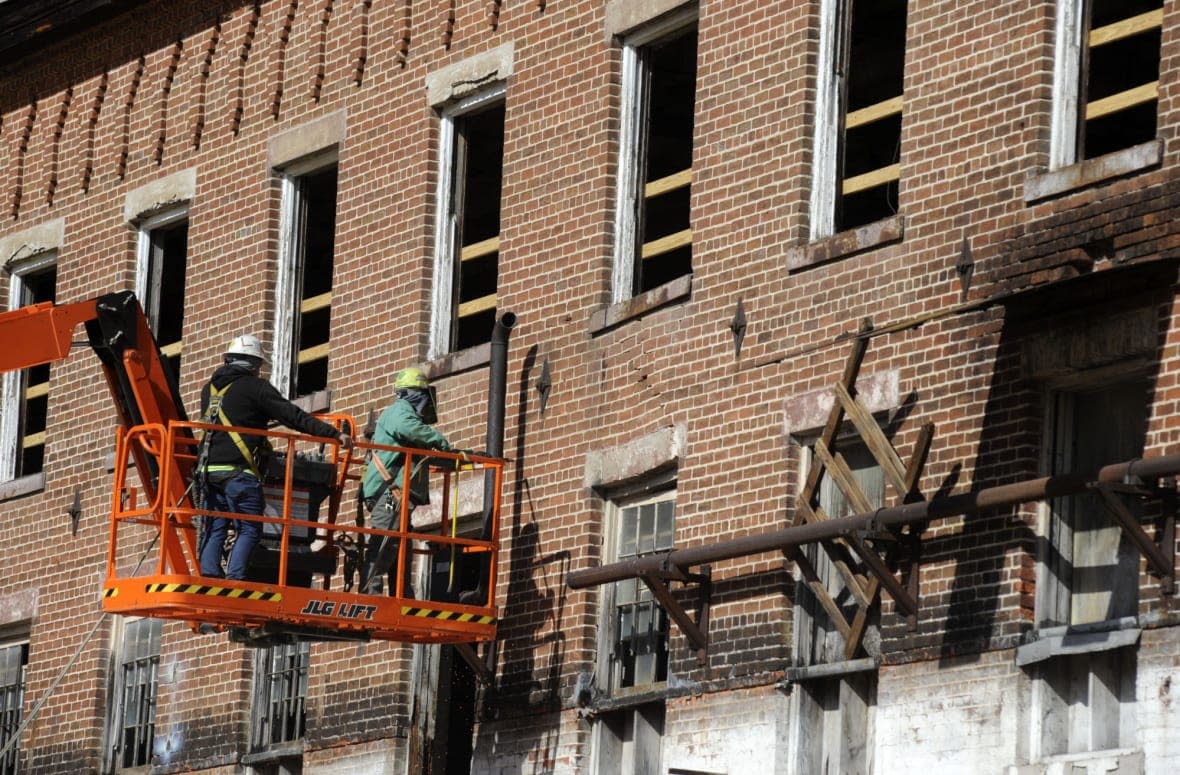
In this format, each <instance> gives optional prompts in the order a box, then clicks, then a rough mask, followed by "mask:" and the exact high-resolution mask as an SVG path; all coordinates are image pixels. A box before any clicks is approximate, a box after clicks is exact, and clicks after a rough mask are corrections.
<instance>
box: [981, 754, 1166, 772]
mask: <svg viewBox="0 0 1180 775" xmlns="http://www.w3.org/2000/svg"><path fill="white" fill-rule="evenodd" d="M1071 764H1079V765H1081V767H1080V768H1074V767H1070V766H1066V765H1071ZM1088 765H1096V766H1088ZM1077 769H1082V770H1085V771H1086V772H1094V771H1097V772H1143V752H1142V751H1137V750H1135V749H1133V748H1111V749H1108V750H1105V751H1086V752H1084V753H1065V754H1058V755H1056V756H1043V757H1041V759H1040V761H1038V762H1037V763H1036V764H1018V765H1012V766H1009V767H1007V768H1005V770H1004V775H1052V774H1053V773H1059V772H1075V771H1077Z"/></svg>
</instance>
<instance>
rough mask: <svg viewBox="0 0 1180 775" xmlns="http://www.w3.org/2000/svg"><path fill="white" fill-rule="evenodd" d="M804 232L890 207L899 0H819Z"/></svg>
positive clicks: (823, 232) (901, 63)
mask: <svg viewBox="0 0 1180 775" xmlns="http://www.w3.org/2000/svg"><path fill="white" fill-rule="evenodd" d="M820 33H821V40H820V76H819V77H820V83H819V87H818V90H817V104H816V117H817V120H816V129H815V163H814V168H813V173H812V199H811V238H812V239H818V238H820V237H826V236H828V235H831V234H834V233H836V232H840V231H845V230H848V229H854V228H856V227H858V226H863V225H865V224H867V223H872V222H873V221H878V220H881V219H882V218H886V217H888V216H890V215H893V214H894V213H896V212H897V209H898V184H899V180H900V178H901V124H902V108H903V102H904V100H903V96H902V91H903V83H904V70H905V44H906V2H905V0H823V3H822V5H821V29H820Z"/></svg>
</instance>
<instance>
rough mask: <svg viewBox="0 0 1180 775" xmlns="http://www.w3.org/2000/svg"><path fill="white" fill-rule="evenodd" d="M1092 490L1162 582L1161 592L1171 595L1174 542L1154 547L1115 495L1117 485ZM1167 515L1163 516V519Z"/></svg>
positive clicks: (1173, 572)
mask: <svg viewBox="0 0 1180 775" xmlns="http://www.w3.org/2000/svg"><path fill="white" fill-rule="evenodd" d="M1093 487H1094V489H1096V490H1098V494H1099V495H1101V496H1102V501H1103V503H1105V504H1106V508H1107V509H1108V510H1109V511H1110V513H1111V514H1113V515H1114V517H1115V519H1116V520H1118V523H1119V525H1120V526H1121V527H1122V529H1123V532H1124V533H1126V534H1127V537H1128V538H1130V539H1131V541H1132V543H1134V544H1135V546H1136V547H1137V548H1138V549H1139V552H1140V554H1142V555H1143V556H1144V557H1145V558H1146V559H1147V564H1148V565H1150V566H1151V569H1152V570H1153V571H1155V573H1156V575H1158V576H1159V577H1160V579H1161V580H1162V581H1163V582H1164V583H1161V585H1160V586H1161V590H1160V591H1161V592H1163V593H1164V594H1172V590H1174V587H1175V582H1176V570H1175V564H1176V558H1175V555H1174V553H1175V541H1171V542H1169V544H1168V546H1167V547H1166V548H1161V547H1159V546H1157V545H1156V543H1155V541H1153V540H1151V537H1150V536H1149V535H1147V533H1146V532H1145V531H1144V530H1143V526H1142V525H1140V524H1139V520H1137V519H1136V518H1135V515H1134V514H1132V513H1131V512H1130V511H1128V510H1127V507H1126V505H1125V504H1124V503H1123V502H1122V501H1121V500H1119V498H1118V496H1117V495H1116V494H1115V493H1116V492H1118V491H1119V489H1120V488H1119V487H1118V485H1110V484H1106V483H1103V482H1099V483H1097V484H1095V485H1093ZM1167 516H1168V515H1165V518H1166V517H1167ZM1164 584H1166V585H1167V588H1168V590H1169V591H1166V592H1165V591H1164V589H1163V587H1164Z"/></svg>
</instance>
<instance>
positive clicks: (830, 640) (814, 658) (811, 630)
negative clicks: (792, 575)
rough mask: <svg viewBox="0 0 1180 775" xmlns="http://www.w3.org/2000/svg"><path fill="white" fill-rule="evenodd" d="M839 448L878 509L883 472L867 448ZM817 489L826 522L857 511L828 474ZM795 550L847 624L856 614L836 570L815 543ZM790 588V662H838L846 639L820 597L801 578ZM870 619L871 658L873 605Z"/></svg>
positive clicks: (876, 613)
mask: <svg viewBox="0 0 1180 775" xmlns="http://www.w3.org/2000/svg"><path fill="white" fill-rule="evenodd" d="M839 450H840V455H841V456H842V457H843V458H844V461H845V463H846V464H847V465H848V468H849V470H850V471H851V473H852V476H853V478H854V479H855V481H856V483H857V485H858V486H859V487H860V490H861V492H862V493H864V495H865V496H866V497H867V498H868V500H869V501H870V502H871V504H872V506H873V508H880V507H881V506H883V505H884V499H885V477H884V473H883V472H882V470H881V466H880V465H878V463H877V461H876V460H875V459H874V458H873V456H872V454H871V453H870V452H869V450H868V448H867V447H865V445H864V444H863V443H860V442H855V443H842V444H840V446H839ZM811 455H814V453H813V452H812V453H811ZM812 465H814V463H812ZM804 473H806V472H804ZM819 489H820V495H819V505H820V508H821V509H823V512H824V513H825V514H826V515H827V516H828V518H830V519H839V518H841V517H849V516H852V515H853V514H855V513H857V510H856V509H854V508H853V507H852V505H851V504H850V503H849V502H848V499H847V498H846V497H845V496H844V493H843V492H841V491H840V488H839V487H838V486H836V483H835V482H834V481H833V478H832V477H831V476H824V477H823V479H821V480H820V485H819ZM800 549H801V551H802V552H803V554H804V556H805V557H806V558H807V559H808V560H809V561H810V563H811V567H812V568H814V569H815V573H816V575H817V576H818V577H819V579H820V581H821V582H822V584H823V586H824V588H826V589H827V590H828V593H829V595H830V596H831V598H832V600H833V601H834V602H835V603H836V605H837V606H839V608H840V610H841V612H842V613H843V614H844V618H845V620H846V621H852V620H853V618H854V616H855V614H856V612H857V610H858V605H857V601H856V599H855V597H853V595H852V593H851V591H850V590H849V589H848V586H847V584H846V583H845V579H844V577H843V576H842V575H841V574H840V573H839V572H838V570H837V568H836V565H835V563H834V561H833V559H832V557H831V556H830V555H829V553H828V552H827V551H826V550H825V549H824V547H823V546H822V545H821V544H819V543H809V544H807V545H806V546H804V547H801V548H800ZM795 590H796V591H795V595H796V598H795V601H796V603H795V605H796V616H795V649H794V658H795V663H796V664H797V665H802V666H806V665H818V664H829V663H833V662H843V661H844V660H845V655H844V652H845V641H844V637H843V636H842V635H841V634H840V631H839V629H838V628H837V626H836V624H835V622H834V621H833V620H832V617H830V616H829V615H828V614H827V612H826V611H825V610H824V608H823V606H822V605H821V603H820V600H819V598H818V597H817V596H816V594H815V593H814V592H812V590H811V588H810V587H808V586H807V585H806V584H805V583H803V580H802V579H799V580H798V582H797V584H796V587H795ZM869 618H870V624H869V625H868V627H867V629H866V632H865V635H864V640H863V641H862V645H863V646H864V648H865V650H866V651H868V652H869V653H870V654H873V653H874V652H876V651H877V650H878V648H879V641H880V639H879V636H878V631H877V623H878V621H879V618H880V608H879V607H878V606H873V607H872V609H871V611H870V614H869Z"/></svg>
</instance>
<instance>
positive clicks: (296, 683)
mask: <svg viewBox="0 0 1180 775" xmlns="http://www.w3.org/2000/svg"><path fill="white" fill-rule="evenodd" d="M259 659H260V667H261V669H262V673H261V674H260V675H259V676H258V679H257V680H258V682H259V687H260V692H259V695H258V699H257V702H256V705H255V711H256V715H255V724H254V729H255V734H254V739H253V740H252V741H251V744H252V747H254V748H255V749H259V748H266V747H267V746H271V745H277V744H280V743H290V742H294V741H296V740H299V739H301V738H302V737H303V733H304V728H305V727H304V725H305V723H306V702H307V672H308V666H309V664H310V661H311V651H310V649H309V647H308V644H307V643H293V644H283V645H278V646H273V647H271V648H270V649H267V650H266V651H264V652H261V653H260V656H259Z"/></svg>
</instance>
